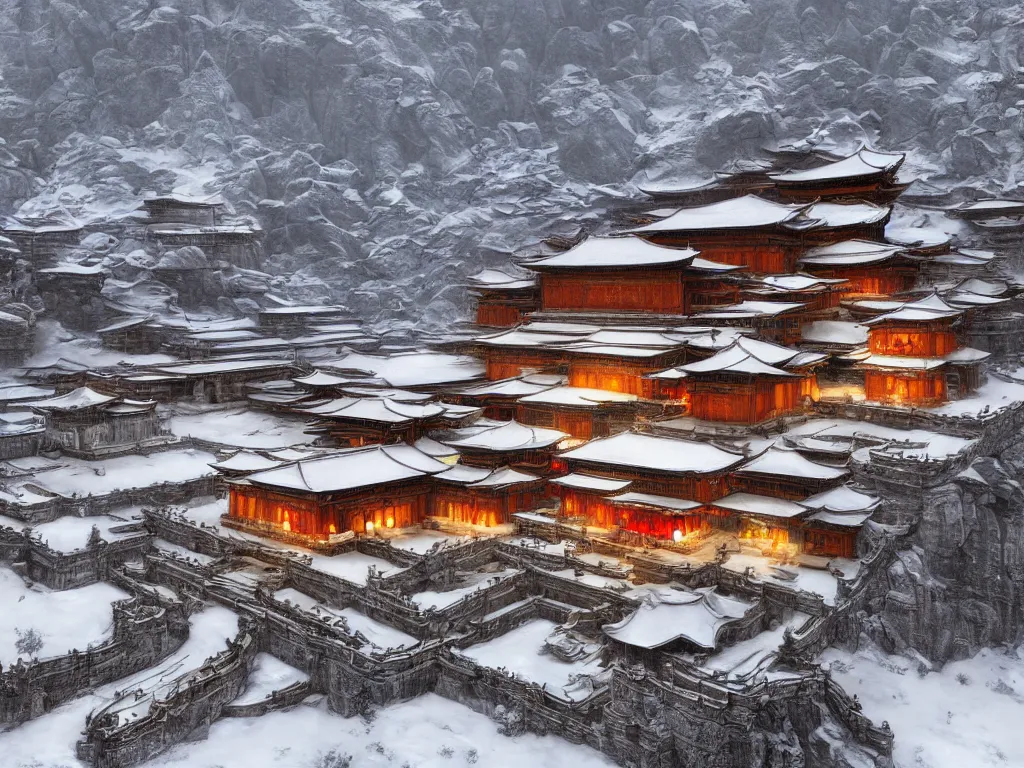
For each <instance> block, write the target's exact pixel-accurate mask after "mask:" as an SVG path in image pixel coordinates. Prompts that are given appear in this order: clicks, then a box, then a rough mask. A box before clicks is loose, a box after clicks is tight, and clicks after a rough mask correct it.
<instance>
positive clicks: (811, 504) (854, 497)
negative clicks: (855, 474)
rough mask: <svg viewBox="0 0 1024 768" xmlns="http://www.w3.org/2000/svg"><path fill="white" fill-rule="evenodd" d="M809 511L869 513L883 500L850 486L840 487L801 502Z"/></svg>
mask: <svg viewBox="0 0 1024 768" xmlns="http://www.w3.org/2000/svg"><path fill="white" fill-rule="evenodd" d="M800 503H801V504H803V505H804V506H805V507H807V508H808V509H817V510H821V511H829V512H869V511H871V510H873V509H874V508H875V507H877V506H878V505H879V504H880V503H881V500H880V499H879V498H878V497H877V496H872V495H871V494H868V493H863V492H862V491H858V490H856V489H855V488H851V487H850V486H848V485H840V486H839V487H838V488H831V489H829V490H827V491H822V492H821V493H816V494H814V495H813V496H809V497H808V498H806V499H804V500H803V501H801V502H800Z"/></svg>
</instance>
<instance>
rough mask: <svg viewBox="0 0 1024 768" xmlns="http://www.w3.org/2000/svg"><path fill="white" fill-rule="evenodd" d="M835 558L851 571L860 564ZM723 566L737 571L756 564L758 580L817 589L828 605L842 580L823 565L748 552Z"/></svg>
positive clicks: (813, 590)
mask: <svg viewBox="0 0 1024 768" xmlns="http://www.w3.org/2000/svg"><path fill="white" fill-rule="evenodd" d="M834 562H835V565H836V566H837V567H840V568H841V570H843V572H844V573H846V574H848V575H851V574H852V573H855V572H856V571H855V569H854V566H855V565H856V564H855V563H854V562H853V561H844V560H841V559H837V560H835V561H834ZM842 566H846V567H842ZM723 567H724V568H727V569H728V570H730V571H735V572H736V573H743V572H744V571H745V570H746V569H747V568H753V569H754V571H753V575H754V579H755V580H757V581H770V582H773V583H774V584H778V585H779V586H783V587H789V588H791V589H799V590H803V591H804V592H814V593H817V594H819V595H821V596H822V598H823V599H824V601H825V604H826V605H834V604H835V601H836V590H837V589H838V580H837V579H836V577H835V576H833V575H832V574H831V573H829V572H828V571H824V570H821V569H820V568H809V567H807V566H804V565H780V564H778V563H775V562H774V561H773V560H772V559H771V558H767V557H759V556H758V555H752V554H746V553H737V554H732V555H729V559H728V560H726V561H725V563H724V565H723Z"/></svg>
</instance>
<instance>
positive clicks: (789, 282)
mask: <svg viewBox="0 0 1024 768" xmlns="http://www.w3.org/2000/svg"><path fill="white" fill-rule="evenodd" d="M758 282H760V283H761V284H763V285H764V286H765V288H766V289H769V290H771V291H774V292H779V293H781V292H787V291H809V290H811V291H813V290H822V289H825V288H828V287H829V286H832V285H841V284H842V283H846V282H848V281H847V280H846V279H844V278H841V277H815V276H814V275H805V274H799V273H798V274H793V275H765V276H764V277H762V278H760V280H758ZM748 290H750V289H748ZM753 290H759V289H753Z"/></svg>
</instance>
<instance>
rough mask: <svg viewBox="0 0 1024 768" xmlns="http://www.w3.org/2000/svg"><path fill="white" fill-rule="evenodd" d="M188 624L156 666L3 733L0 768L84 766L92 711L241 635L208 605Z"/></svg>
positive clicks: (229, 618)
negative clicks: (81, 748)
mask: <svg viewBox="0 0 1024 768" xmlns="http://www.w3.org/2000/svg"><path fill="white" fill-rule="evenodd" d="M64 594H67V593H64ZM189 623H190V625H191V633H190V635H189V638H188V640H186V641H185V644H184V645H183V646H182V647H181V648H179V649H178V651H177V652H176V653H174V654H172V655H171V657H170V659H168V660H167V661H165V662H164V663H163V664H161V665H159V666H158V667H153V668H150V669H145V670H142V671H141V672H138V673H137V674H134V675H131V676H129V677H127V678H122V679H121V680H117V681H115V682H113V683H110V684H108V685H104V686H101V687H100V688H98V689H96V691H95V692H93V693H89V694H87V695H85V696H82V697H80V698H77V699H72V700H71V701H69V702H66V703H65V704H62V705H61V706H59V707H57V708H56V709H54V710H53V711H52V712H49V713H47V714H46V715H43V716H42V717H40V718H37V719H35V720H30V721H29V722H27V723H22V724H21V725H19V726H18V727H17V728H14V729H13V730H10V731H6V732H4V733H0V765H2V766H3V767H4V768H8V766H10V768H86V766H85V764H84V763H82V762H80V761H79V760H78V758H77V757H75V742H76V741H78V740H79V739H80V738H81V734H82V728H84V727H85V718H86V716H87V715H88V714H89V713H90V712H92V711H93V710H94V709H96V708H97V707H100V706H104V705H106V704H108V703H109V702H110V701H112V700H113V699H114V698H115V694H116V692H117V691H121V690H127V689H130V688H133V687H142V688H146V689H150V688H153V687H154V686H156V685H157V684H159V683H160V682H164V681H166V680H169V679H173V678H175V677H178V676H179V675H181V674H183V673H185V672H187V671H189V670H191V669H195V668H196V667H199V666H200V665H201V664H202V663H203V661H204V660H205V659H207V658H209V657H210V656H213V655H215V654H217V653H220V652H221V651H223V650H224V649H225V648H226V646H225V643H224V640H225V638H228V637H235V636H236V635H237V634H238V617H237V616H236V615H235V614H234V613H232V612H231V611H229V610H228V609H227V608H222V607H220V606H210V607H207V608H206V609H204V610H203V611H201V612H200V613H197V614H194V615H193V616H192V617H191V618H190V621H189ZM236 749H237V748H236ZM239 754H243V753H239V752H237V751H236V762H234V763H233V764H232V765H234V766H238V768H251V763H250V762H248V760H247V759H245V757H244V756H243V757H241V758H239V757H238V755H239ZM207 765H209V764H207ZM197 768H198V767H197ZM204 768H205V766H204Z"/></svg>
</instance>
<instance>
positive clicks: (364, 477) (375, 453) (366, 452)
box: [247, 445, 449, 493]
mask: <svg viewBox="0 0 1024 768" xmlns="http://www.w3.org/2000/svg"><path fill="white" fill-rule="evenodd" d="M404 447H405V448H407V449H408V451H400V450H394V449H397V448H399V446H382V445H374V446H370V447H368V448H358V449H354V450H350V451H344V452H338V453H333V454H330V455H327V456H320V457H316V458H311V459H300V460H299V461H297V462H295V463H294V464H289V465H286V466H283V467H277V468H275V469H270V470H267V471H264V472H256V473H255V474H252V475H249V477H248V478H247V480H248V481H249V482H250V483H253V484H255V485H261V486H266V487H271V488H282V489H286V490H295V491H303V492H307V493H333V492H337V491H346V490H351V489H355V488H366V487H370V486H375V485H382V484H386V483H395V482H401V481H403V480H411V479H413V478H417V477H424V476H426V475H432V474H437V473H438V472H444V471H446V470H447V469H448V468H449V467H448V465H447V464H443V463H441V462H439V461H437V460H435V459H433V458H431V457H430V456H427V455H426V454H424V453H421V452H420V451H417V450H416V449H415V448H413V447H412V446H404ZM388 449H392V450H388ZM410 452H414V453H410ZM414 454H418V456H416V455H414Z"/></svg>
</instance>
